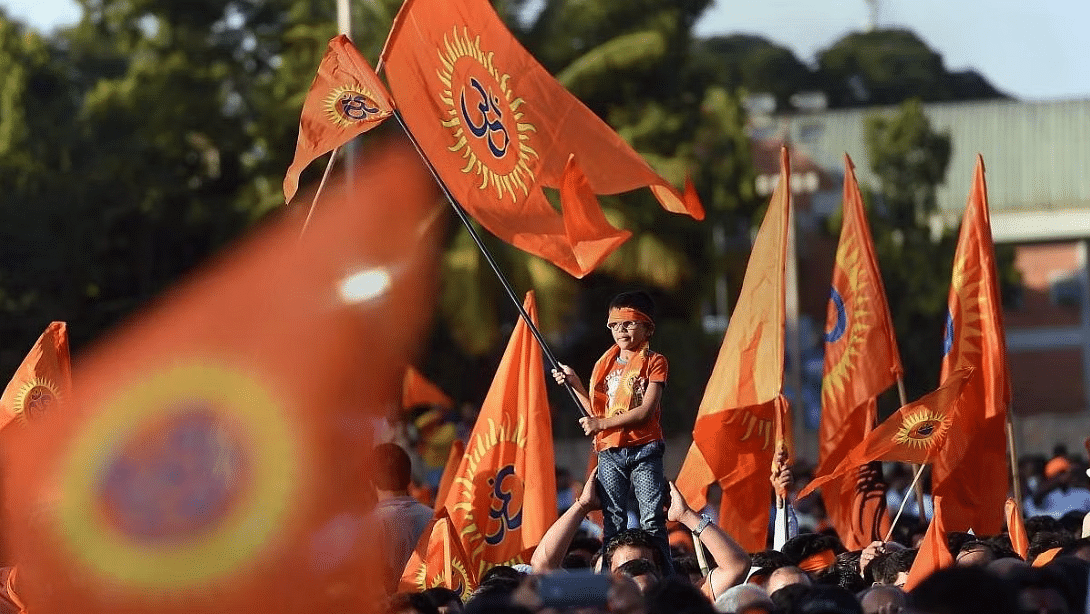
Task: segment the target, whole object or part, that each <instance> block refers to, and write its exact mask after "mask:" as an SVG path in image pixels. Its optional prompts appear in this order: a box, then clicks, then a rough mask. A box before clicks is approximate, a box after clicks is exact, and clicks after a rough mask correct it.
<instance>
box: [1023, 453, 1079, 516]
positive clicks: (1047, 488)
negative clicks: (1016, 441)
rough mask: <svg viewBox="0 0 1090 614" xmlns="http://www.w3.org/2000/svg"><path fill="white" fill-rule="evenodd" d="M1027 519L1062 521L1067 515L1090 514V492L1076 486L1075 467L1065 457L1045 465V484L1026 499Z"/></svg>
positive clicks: (1024, 505)
mask: <svg viewBox="0 0 1090 614" xmlns="http://www.w3.org/2000/svg"><path fill="white" fill-rule="evenodd" d="M1023 507H1024V508H1025V512H1026V515H1027V516H1036V515H1045V516H1051V517H1052V518H1056V519H1059V518H1061V517H1062V516H1063V515H1064V514H1066V513H1067V512H1070V511H1072V510H1077V511H1080V512H1084V513H1085V512H1090V490H1087V489H1086V488H1083V487H1082V486H1078V485H1076V484H1075V466H1074V465H1073V464H1072V463H1071V461H1070V460H1068V459H1067V457H1065V456H1057V457H1055V458H1053V459H1052V460H1050V461H1048V463H1047V464H1046V465H1045V480H1044V481H1043V482H1042V483H1041V484H1039V485H1038V487H1037V488H1036V489H1034V491H1033V493H1032V495H1030V496H1028V497H1026V498H1025V500H1024V502H1023Z"/></svg>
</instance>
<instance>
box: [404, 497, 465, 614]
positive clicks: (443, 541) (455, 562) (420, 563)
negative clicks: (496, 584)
mask: <svg viewBox="0 0 1090 614" xmlns="http://www.w3.org/2000/svg"><path fill="white" fill-rule="evenodd" d="M477 577H478V576H477V573H476V571H475V566H474V565H473V562H472V561H471V560H470V558H469V557H468V556H466V552H465V549H464V548H463V547H462V542H461V540H460V539H459V538H458V532H457V529H455V528H454V523H453V522H452V521H451V519H450V516H449V515H448V514H447V511H446V510H444V509H440V510H439V511H438V512H437V513H436V516H435V519H433V520H432V521H431V524H430V525H428V528H427V529H424V533H423V534H422V535H421V536H420V541H419V542H418V543H417V545H416V549H415V550H414V551H413V554H412V556H410V557H409V562H408V563H406V564H405V572H404V573H403V574H401V586H400V587H399V588H398V590H400V591H408V592H418V591H423V590H427V589H429V588H434V587H436V586H442V587H445V588H449V589H450V590H452V591H454V592H456V593H458V597H459V598H461V599H462V601H465V600H466V598H467V597H469V594H470V592H471V591H473V589H475V588H477Z"/></svg>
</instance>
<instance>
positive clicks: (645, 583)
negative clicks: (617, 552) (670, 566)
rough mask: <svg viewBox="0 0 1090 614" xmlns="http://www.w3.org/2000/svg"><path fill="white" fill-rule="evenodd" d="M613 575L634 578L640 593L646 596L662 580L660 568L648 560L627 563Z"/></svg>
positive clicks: (619, 567) (634, 560)
mask: <svg viewBox="0 0 1090 614" xmlns="http://www.w3.org/2000/svg"><path fill="white" fill-rule="evenodd" d="M613 573H616V574H620V575H622V576H627V577H629V578H632V581H633V582H635V583H636V586H639V587H640V592H641V593H643V594H645V595H646V594H647V591H648V590H650V589H652V588H654V587H655V586H656V585H657V584H658V583H659V582H660V581H661V580H662V575H661V574H660V573H659V568H658V566H657V565H655V564H654V563H652V562H651V561H649V560H647V559H632V560H630V561H625V562H624V563H622V564H621V565H618V566H617V570H616V571H615V572H613Z"/></svg>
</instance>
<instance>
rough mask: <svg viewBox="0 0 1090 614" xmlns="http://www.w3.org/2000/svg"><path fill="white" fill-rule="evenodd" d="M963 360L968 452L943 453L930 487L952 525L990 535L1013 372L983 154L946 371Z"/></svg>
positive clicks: (1003, 466) (959, 262) (995, 523)
mask: <svg viewBox="0 0 1090 614" xmlns="http://www.w3.org/2000/svg"><path fill="white" fill-rule="evenodd" d="M966 366H969V367H973V368H975V369H976V371H977V375H978V377H976V378H975V380H974V381H973V382H971V383H970V385H969V387H968V388H967V389H966V391H965V395H964V399H963V411H964V412H965V415H964V416H963V419H964V420H965V422H966V425H967V434H968V436H969V438H970V441H969V451H968V453H967V454H966V455H965V456H964V458H963V459H959V462H956V463H955V462H948V461H947V460H946V459H944V458H940V460H939V462H937V463H936V464H935V468H934V474H933V476H932V479H933V491H934V492H935V493H936V494H942V495H944V496H945V500H946V511H947V515H946V522H947V527H948V528H949V529H950V530H953V531H967V530H969V529H973V531H974V532H976V533H978V534H981V535H993V534H995V533H998V532H999V531H1000V530H1001V529H1002V527H1003V502H1004V501H1005V500H1006V498H1007V492H1008V484H1009V479H1008V478H1009V477H1010V474H1009V472H1008V465H1007V453H1006V450H1007V441H1006V430H1005V429H1006V420H1007V408H1008V405H1009V404H1010V373H1009V372H1008V370H1007V346H1006V338H1005V336H1004V332H1003V306H1002V303H1001V301H1000V294H999V282H998V279H997V273H996V265H995V248H994V245H993V243H992V230H991V221H990V218H989V214H988V189H987V185H986V184H985V181H984V160H983V158H981V157H980V156H979V155H978V156H977V164H976V170H975V171H974V173H973V187H972V191H971V192H970V193H969V200H968V203H967V204H966V207H965V215H964V216H963V218H962V221H961V233H960V235H959V237H958V246H957V250H956V252H955V254H954V271H953V278H952V281H951V283H950V297H949V310H948V312H947V319H946V336H945V342H944V357H943V361H942V377H943V378H946V377H949V375H950V374H951V373H953V372H954V371H956V370H957V369H960V368H963V367H966Z"/></svg>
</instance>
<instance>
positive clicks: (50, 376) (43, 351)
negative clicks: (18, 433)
mask: <svg viewBox="0 0 1090 614" xmlns="http://www.w3.org/2000/svg"><path fill="white" fill-rule="evenodd" d="M71 389H72V367H71V364H70V359H69V356H68V326H67V325H66V324H65V323H64V322H52V323H51V324H50V325H49V326H47V327H46V329H45V332H43V333H42V334H41V336H40V337H38V340H37V341H36V342H35V343H34V346H33V347H31V348H30V352H28V353H27V356H26V358H24V359H23V363H22V364H20V365H19V368H18V369H16V370H15V375H14V376H13V377H12V378H11V382H9V383H8V385H7V387H6V388H4V395H3V396H2V397H0V428H4V427H5V426H7V425H8V424H10V423H11V422H12V421H13V420H19V421H22V422H29V421H31V420H35V419H37V418H39V417H41V416H42V415H44V414H45V412H48V411H49V410H50V409H52V408H53V407H55V406H56V405H57V402H58V401H59V400H60V399H63V398H65V397H66V396H68V394H69V391H70V390H71Z"/></svg>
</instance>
